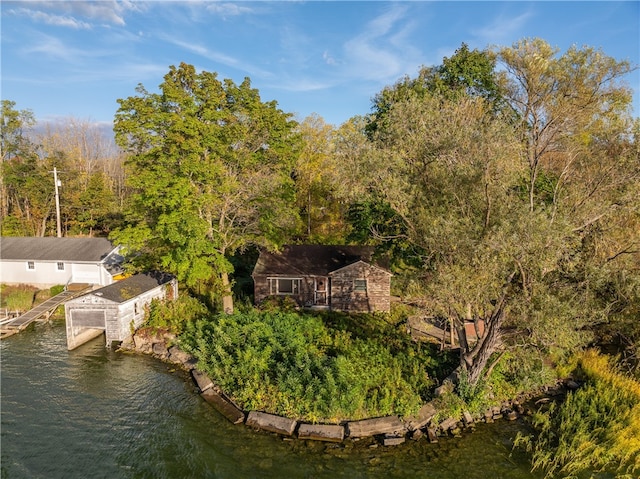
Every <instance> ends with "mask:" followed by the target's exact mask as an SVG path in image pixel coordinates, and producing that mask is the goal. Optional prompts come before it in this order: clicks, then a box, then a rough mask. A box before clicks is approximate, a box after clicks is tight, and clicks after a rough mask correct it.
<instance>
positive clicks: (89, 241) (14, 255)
mask: <svg viewBox="0 0 640 479" xmlns="http://www.w3.org/2000/svg"><path fill="white" fill-rule="evenodd" d="M114 249H115V247H114V246H113V245H112V244H111V242H110V241H109V240H108V239H107V238H56V237H44V238H39V237H28V238H27V237H11V236H2V237H0V258H1V259H3V260H16V261H20V260H22V261H26V260H31V261H73V262H87V263H97V262H99V261H101V260H103V259H104V258H106V257H107V256H108V255H109V253H111V252H112V251H113V250H114Z"/></svg>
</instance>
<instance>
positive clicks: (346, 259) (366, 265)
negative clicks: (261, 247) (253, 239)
mask: <svg viewBox="0 0 640 479" xmlns="http://www.w3.org/2000/svg"><path fill="white" fill-rule="evenodd" d="M373 253H374V248H373V247H370V246H325V245H295V246H285V247H284V248H283V249H282V251H280V252H269V251H262V252H261V253H260V256H259V258H258V261H257V263H256V265H255V267H254V270H253V274H252V277H253V282H254V299H255V302H256V304H259V303H260V302H262V301H263V300H264V299H266V298H268V297H271V296H275V297H290V298H292V299H293V300H294V301H296V303H298V305H300V306H302V307H309V308H320V309H332V310H336V311H351V312H374V311H389V309H390V302H391V276H392V274H391V273H390V272H389V271H388V269H386V268H385V267H383V266H382V265H381V264H380V262H379V261H377V260H375V259H374V254H373Z"/></svg>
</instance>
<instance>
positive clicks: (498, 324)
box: [458, 270, 517, 385]
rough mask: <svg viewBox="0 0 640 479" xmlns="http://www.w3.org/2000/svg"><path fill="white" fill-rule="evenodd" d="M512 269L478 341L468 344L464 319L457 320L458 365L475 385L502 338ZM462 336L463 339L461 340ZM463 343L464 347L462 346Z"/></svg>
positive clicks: (512, 278)
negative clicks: (458, 339) (458, 341)
mask: <svg viewBox="0 0 640 479" xmlns="http://www.w3.org/2000/svg"><path fill="white" fill-rule="evenodd" d="M516 273H517V270H514V271H513V272H512V273H511V275H510V276H509V278H508V279H507V282H506V283H505V285H504V287H503V291H502V297H501V298H500V299H499V300H498V301H497V302H496V304H495V307H494V308H493V311H492V312H491V314H490V315H489V316H488V317H487V318H486V319H485V321H484V334H483V335H482V337H478V341H477V342H476V343H475V344H474V345H473V347H470V346H469V343H468V341H467V340H466V339H467V336H466V330H465V325H464V320H463V319H462V320H461V321H458V337H459V338H460V366H461V368H462V369H463V370H464V371H466V373H467V377H468V378H469V383H470V384H471V385H476V384H477V383H478V381H479V380H480V379H481V378H482V377H483V376H484V375H485V368H486V366H487V363H488V362H489V358H491V355H492V354H493V353H494V352H495V351H496V350H497V348H498V346H499V345H500V341H501V338H502V333H501V328H502V323H503V321H504V308H505V305H506V302H507V298H508V296H509V291H510V287H511V283H512V282H513V280H514V278H515V276H516ZM462 338H464V341H463V340H462ZM463 344H464V347H463Z"/></svg>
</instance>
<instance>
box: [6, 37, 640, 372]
mask: <svg viewBox="0 0 640 479" xmlns="http://www.w3.org/2000/svg"><path fill="white" fill-rule="evenodd" d="M635 68H637V66H635V65H631V64H630V63H629V62H628V61H625V60H616V59H614V58H611V57H609V56H607V55H606V54H605V53H604V52H602V51H600V50H598V49H594V48H590V47H581V48H579V47H572V48H570V49H569V50H567V51H565V52H560V51H559V50H557V49H555V48H553V47H552V46H550V45H549V44H548V43H546V42H545V41H544V40H541V39H523V40H521V41H519V42H516V43H515V44H513V45H512V46H509V47H497V48H493V49H486V50H478V49H474V50H471V49H470V48H469V47H468V46H467V45H465V44H462V45H461V47H460V48H459V49H458V50H457V51H456V52H455V54H454V55H452V56H451V57H450V58H444V59H443V62H442V64H440V65H437V66H432V67H423V68H421V69H420V70H419V71H418V72H417V74H416V75H415V76H411V77H410V76H407V77H405V78H401V79H399V80H398V81H397V82H396V83H395V84H393V85H389V86H387V87H385V88H384V89H383V90H382V91H380V92H378V93H377V94H376V95H375V96H374V98H373V99H372V109H371V112H369V113H365V112H363V114H362V115H360V116H356V117H353V118H351V119H350V120H348V121H347V122H345V123H344V124H342V125H339V126H333V125H329V124H327V123H325V122H324V121H323V119H322V118H321V117H320V116H317V115H312V116H310V117H308V118H305V119H302V120H298V121H296V120H295V119H294V117H293V115H291V114H290V113H287V112H284V111H282V110H281V109H279V107H278V104H277V102H276V101H264V100H262V99H261V97H260V94H259V92H258V90H257V89H255V88H253V87H252V85H251V81H250V79H249V78H245V79H244V80H243V81H242V82H241V83H239V84H236V83H235V82H233V81H232V80H229V79H223V80H221V79H219V78H218V76H217V74H216V73H215V72H207V71H202V72H197V71H196V70H195V68H194V67H193V66H191V65H187V64H180V65H178V66H171V67H170V68H169V71H168V73H167V74H166V75H165V77H164V79H163V81H162V83H161V84H160V85H159V88H158V89H157V90H155V92H150V91H148V90H147V89H146V88H145V87H144V86H143V85H139V86H138V88H137V89H136V91H135V94H133V95H132V96H130V97H128V98H125V99H120V100H118V103H119V108H118V110H117V112H116V113H115V119H114V129H113V131H114V134H115V143H116V144H117V147H116V145H114V143H113V141H112V139H111V138H110V136H109V135H108V134H105V133H104V131H103V130H101V129H100V128H98V127H96V126H95V125H93V124H92V123H91V122H89V121H82V120H77V119H74V118H70V119H68V120H65V121H59V122H56V123H53V124H47V125H37V124H36V119H35V118H34V116H33V114H32V113H31V111H30V110H29V109H28V108H22V107H23V106H22V105H21V106H18V105H16V104H15V103H14V102H12V101H10V100H3V101H2V123H1V125H0V126H1V128H2V132H1V133H2V138H1V140H2V144H1V146H2V176H1V180H0V181H1V182H0V193H1V195H0V197H1V204H0V214H1V218H2V226H1V227H2V235H5V236H7V235H13V236H34V235H35V236H42V235H49V236H50V235H55V231H56V214H55V198H54V194H55V185H54V179H53V173H52V172H53V170H54V168H55V169H56V171H57V174H58V177H59V180H60V187H59V194H60V205H61V208H60V209H61V215H60V220H61V227H62V232H63V234H64V235H69V236H75V235H90V236H91V235H100V236H109V237H111V238H112V239H113V240H114V241H116V242H117V243H120V244H123V245H125V246H126V248H127V250H126V251H127V253H129V254H130V258H131V265H132V268H138V269H144V268H152V267H153V268H162V269H164V270H167V271H170V272H172V273H175V274H176V275H177V276H178V278H179V280H180V282H181V284H183V285H184V286H185V287H187V288H189V289H190V290H191V291H192V292H194V293H197V294H199V295H200V296H207V295H208V296H209V297H210V298H212V299H211V301H212V303H215V302H216V301H219V300H218V298H223V301H221V302H220V303H219V304H217V306H218V307H220V308H221V309H223V310H224V311H227V312H231V311H233V306H234V305H233V295H232V285H233V281H234V270H235V268H237V266H238V261H237V257H238V255H240V254H242V253H243V252H246V251H248V250H249V249H251V248H269V249H278V248H279V247H280V246H281V245H283V244H287V243H328V244H340V243H358V244H371V245H375V246H376V247H377V250H378V254H386V255H388V256H389V258H390V259H391V264H392V268H393V271H394V273H395V276H394V290H395V291H394V292H395V294H397V295H398V296H400V297H401V298H402V300H403V302H404V303H405V304H408V305H411V306H412V307H413V308H416V309H417V310H419V311H421V312H422V313H423V314H425V315H427V316H431V317H441V318H444V319H446V320H447V321H448V322H449V323H450V324H451V325H452V326H453V327H454V328H456V329H457V330H458V333H459V336H460V338H461V343H462V351H463V354H462V357H461V366H462V369H463V371H464V373H465V374H466V375H467V379H468V381H469V383H470V384H471V385H475V384H478V383H479V382H480V381H481V380H482V379H483V377H484V376H485V375H486V374H487V372H488V371H490V370H491V368H492V363H493V362H494V361H496V355H495V354H494V353H495V352H496V351H497V350H499V349H502V346H503V345H504V344H505V342H506V339H508V341H509V342H510V343H509V344H510V346H511V347H512V348H513V349H518V350H519V351H521V352H522V353H523V354H525V353H526V354H529V355H531V356H532V357H536V358H543V357H544V358H548V357H551V358H560V357H563V356H565V355H567V354H568V353H569V352H571V351H575V350H576V349H579V348H581V347H584V346H587V345H589V344H593V343H594V342H595V341H599V342H601V343H607V344H610V345H615V346H616V347H617V350H618V351H621V352H622V353H623V356H622V357H621V364H623V365H624V366H625V367H627V368H629V369H631V370H635V371H636V372H637V364H638V355H639V352H640V326H639V325H638V321H637V318H638V317H640V253H639V251H640V234H639V233H638V232H639V231H640V207H639V198H640V162H639V144H638V138H639V137H638V134H639V133H640V122H639V120H638V118H634V117H633V115H632V109H631V104H632V91H631V89H630V88H629V87H628V86H626V85H625V84H624V82H623V79H624V78H625V75H627V74H628V73H629V72H630V71H632V70H633V69H635ZM465 321H473V322H474V323H475V324H476V325H477V326H478V327H480V325H481V324H483V325H484V332H483V333H482V334H481V335H480V337H481V339H480V341H478V342H476V343H473V344H471V343H470V342H469V341H467V340H466V335H465V328H464V322H465ZM478 331H480V329H478ZM507 336H508V338H507Z"/></svg>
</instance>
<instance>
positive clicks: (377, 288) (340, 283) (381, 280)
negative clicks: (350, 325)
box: [330, 261, 391, 312]
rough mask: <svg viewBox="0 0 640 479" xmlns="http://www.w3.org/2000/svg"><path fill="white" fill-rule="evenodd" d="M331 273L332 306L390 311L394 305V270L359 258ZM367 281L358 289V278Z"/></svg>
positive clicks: (348, 309)
mask: <svg viewBox="0 0 640 479" xmlns="http://www.w3.org/2000/svg"><path fill="white" fill-rule="evenodd" d="M330 276H331V293H330V294H331V309H336V310H340V311H354V312H373V311H385V312H387V311H389V310H390V308H391V299H390V298H391V274H390V273H389V272H388V271H385V270H383V269H381V268H378V267H376V266H372V265H370V264H367V263H364V262H362V261H359V262H358V263H355V264H352V265H349V266H345V267H344V268H342V269H339V270H338V271H334V272H333V273H331V274H330ZM361 280H364V281H366V288H365V289H364V290H363V291H358V290H357V287H356V281H361Z"/></svg>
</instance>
